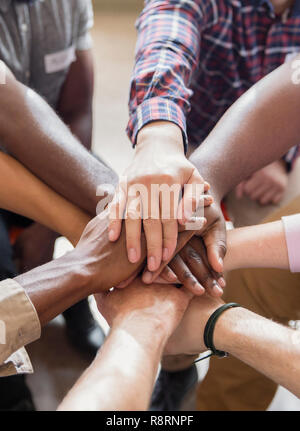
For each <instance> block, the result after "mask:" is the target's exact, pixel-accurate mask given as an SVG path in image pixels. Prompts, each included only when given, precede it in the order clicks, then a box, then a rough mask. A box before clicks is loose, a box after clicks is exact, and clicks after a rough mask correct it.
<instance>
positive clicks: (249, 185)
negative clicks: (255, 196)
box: [244, 175, 269, 196]
mask: <svg viewBox="0 0 300 431" xmlns="http://www.w3.org/2000/svg"><path fill="white" fill-rule="evenodd" d="M258 188H263V189H265V190H267V189H268V188H269V184H268V182H266V181H264V182H262V181H261V179H260V178H259V177H258V176H256V175H254V176H253V177H252V178H250V180H248V181H247V182H246V184H245V187H244V192H245V194H246V195H248V196H250V195H251V193H253V192H255V190H257V189H258Z"/></svg>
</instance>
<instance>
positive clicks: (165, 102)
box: [128, 0, 208, 143]
mask: <svg viewBox="0 0 300 431" xmlns="http://www.w3.org/2000/svg"><path fill="white" fill-rule="evenodd" d="M179 16H180V19H178V17H179ZM207 21H208V17H207V16H206V13H203V11H202V10H201V8H200V7H199V6H198V5H195V7H192V8H191V7H190V5H189V4H186V3H182V2H181V1H172V2H170V1H161V2H156V1H153V0H147V1H145V7H144V10H143V12H142V13H141V15H140V18H139V20H138V22H137V28H138V40H137V46H136V64H135V68H134V72H133V77H132V85H131V92H130V104H129V107H130V114H131V116H130V122H129V126H128V134H129V137H130V139H131V140H132V142H133V143H136V137H137V134H138V132H139V130H140V129H141V128H142V127H143V126H145V125H146V124H148V123H149V122H151V121H169V122H172V123H175V124H177V125H178V126H179V127H180V128H181V129H182V131H183V132H184V134H185V135H186V133H185V129H186V124H185V114H187V112H188V111H189V108H190V97H191V95H192V92H191V89H190V82H191V78H192V75H193V73H194V71H195V69H196V68H197V65H198V61H199V54H200V52H199V47H200V38H201V26H204V25H205V24H206V23H207ZM174 29H176V30H174ZM166 82H167V83H168V85H166V84H165V83H166Z"/></svg>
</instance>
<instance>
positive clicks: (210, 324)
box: [204, 302, 241, 358]
mask: <svg viewBox="0 0 300 431" xmlns="http://www.w3.org/2000/svg"><path fill="white" fill-rule="evenodd" d="M234 307H241V305H239V304H237V303H235V302H230V303H229V304H224V305H222V307H220V308H218V309H217V310H216V311H215V312H214V313H213V314H212V315H211V316H210V318H209V319H208V321H207V323H206V326H205V330H204V343H205V345H206V347H207V348H208V349H209V350H211V352H212V354H213V355H215V356H219V357H220V358H225V357H226V356H228V353H226V352H223V351H221V350H217V349H216V348H215V345H214V341H213V337H214V330H215V325H216V323H217V320H218V319H219V317H220V316H221V314H223V313H224V312H225V311H226V310H228V309H229V308H234Z"/></svg>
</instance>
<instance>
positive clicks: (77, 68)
mask: <svg viewBox="0 0 300 431" xmlns="http://www.w3.org/2000/svg"><path fill="white" fill-rule="evenodd" d="M93 94H94V61H93V55H92V50H86V51H77V52H76V61H75V62H74V63H72V65H71V67H70V70H69V73H68V76H67V79H66V81H65V83H64V86H63V88H62V91H61V95H60V100H59V103H58V107H57V109H58V113H59V115H60V116H61V118H62V120H63V121H64V123H65V124H67V125H68V126H69V127H70V129H71V132H72V133H73V134H74V135H75V136H76V137H77V138H78V139H79V141H80V142H81V144H82V145H83V146H84V147H85V148H87V149H88V150H91V148H92V132H93Z"/></svg>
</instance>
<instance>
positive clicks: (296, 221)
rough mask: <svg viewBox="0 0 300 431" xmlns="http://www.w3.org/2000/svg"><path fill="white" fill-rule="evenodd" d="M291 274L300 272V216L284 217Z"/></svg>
mask: <svg viewBox="0 0 300 431" xmlns="http://www.w3.org/2000/svg"><path fill="white" fill-rule="evenodd" d="M282 222H283V225H284V230H285V237H286V243H287V248H288V256H289V263H290V270H291V272H300V214H294V215H291V216H288V217H282Z"/></svg>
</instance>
